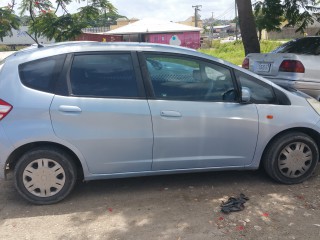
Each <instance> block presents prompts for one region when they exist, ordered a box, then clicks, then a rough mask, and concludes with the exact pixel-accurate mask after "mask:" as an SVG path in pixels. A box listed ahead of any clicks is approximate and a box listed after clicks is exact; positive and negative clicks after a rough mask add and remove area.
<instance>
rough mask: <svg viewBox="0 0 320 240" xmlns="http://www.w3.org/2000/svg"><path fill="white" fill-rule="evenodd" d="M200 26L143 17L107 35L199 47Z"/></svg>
mask: <svg viewBox="0 0 320 240" xmlns="http://www.w3.org/2000/svg"><path fill="white" fill-rule="evenodd" d="M200 31H201V28H196V27H191V26H187V25H183V24H179V23H173V22H165V21H158V20H154V19H144V20H140V21H137V22H135V23H132V24H129V25H126V26H123V27H120V28H117V29H115V30H112V31H109V32H107V33H105V34H107V35H118V36H119V35H120V36H123V41H128V42H150V43H160V44H169V45H175V46H182V47H188V48H193V49H198V48H200Z"/></svg>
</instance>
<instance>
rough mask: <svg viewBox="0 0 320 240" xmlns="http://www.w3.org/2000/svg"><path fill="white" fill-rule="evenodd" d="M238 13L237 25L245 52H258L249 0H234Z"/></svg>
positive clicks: (256, 36) (258, 46) (257, 41)
mask: <svg viewBox="0 0 320 240" xmlns="http://www.w3.org/2000/svg"><path fill="white" fill-rule="evenodd" d="M236 2H237V5H238V13H239V25H240V30H241V37H242V41H243V46H244V50H245V54H246V55H248V54H249V53H260V44H259V40H258V35H257V30H256V24H255V21H254V16H253V12H252V4H251V0H236Z"/></svg>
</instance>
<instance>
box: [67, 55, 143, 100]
mask: <svg viewBox="0 0 320 240" xmlns="http://www.w3.org/2000/svg"><path fill="white" fill-rule="evenodd" d="M70 83H71V91H72V94H73V95H78V96H97V97H138V87H137V82H136V78H135V73H134V69H133V64H132V60H131V55H130V54H129V53H128V54H126V53H119V54H90V55H76V56H75V57H74V59H73V63H72V67H71V72H70Z"/></svg>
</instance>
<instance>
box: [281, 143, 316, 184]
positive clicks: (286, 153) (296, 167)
mask: <svg viewBox="0 0 320 240" xmlns="http://www.w3.org/2000/svg"><path fill="white" fill-rule="evenodd" d="M312 159H313V156H312V151H311V149H310V148H309V146H308V145H306V144H305V143H302V142H294V143H290V144H289V145H287V146H286V147H285V148H284V149H283V150H282V151H281V152H280V154H279V158H278V166H279V170H280V172H281V173H282V174H283V175H284V176H286V177H289V178H297V177H300V176H301V175H303V174H304V173H305V172H306V171H307V170H308V169H309V168H310V166H311V163H312Z"/></svg>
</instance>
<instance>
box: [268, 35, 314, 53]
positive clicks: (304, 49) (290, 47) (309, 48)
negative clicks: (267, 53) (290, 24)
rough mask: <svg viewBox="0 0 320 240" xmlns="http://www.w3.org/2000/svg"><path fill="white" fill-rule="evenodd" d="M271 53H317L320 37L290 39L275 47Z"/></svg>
mask: <svg viewBox="0 0 320 240" xmlns="http://www.w3.org/2000/svg"><path fill="white" fill-rule="evenodd" d="M273 53H295V54H307V55H319V54H320V37H309V38H299V39H295V40H292V41H290V42H287V43H285V44H283V45H281V46H280V47H278V48H277V49H275V50H274V51H273Z"/></svg>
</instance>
